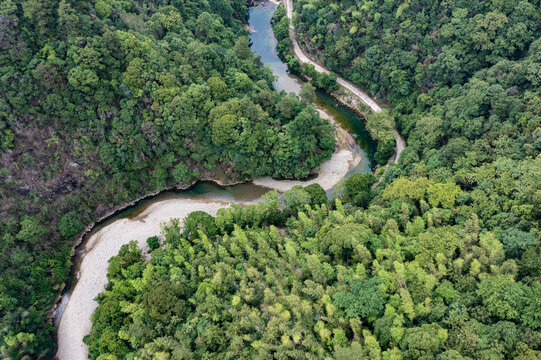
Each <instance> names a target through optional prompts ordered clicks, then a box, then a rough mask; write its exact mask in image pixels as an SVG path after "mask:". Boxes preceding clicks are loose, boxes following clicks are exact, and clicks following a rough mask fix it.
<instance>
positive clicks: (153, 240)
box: [147, 236, 160, 250]
mask: <svg viewBox="0 0 541 360" xmlns="http://www.w3.org/2000/svg"><path fill="white" fill-rule="evenodd" d="M147 244H148V247H149V248H150V249H151V250H156V249H157V248H159V247H160V240H159V239H158V237H157V236H151V237H149V238H148V239H147Z"/></svg>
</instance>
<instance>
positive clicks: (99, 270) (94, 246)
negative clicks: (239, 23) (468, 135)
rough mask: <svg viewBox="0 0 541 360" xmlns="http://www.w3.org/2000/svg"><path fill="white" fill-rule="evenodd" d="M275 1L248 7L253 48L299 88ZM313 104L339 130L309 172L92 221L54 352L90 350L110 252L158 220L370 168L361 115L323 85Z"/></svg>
mask: <svg viewBox="0 0 541 360" xmlns="http://www.w3.org/2000/svg"><path fill="white" fill-rule="evenodd" d="M276 7H277V5H276V4H273V3H270V2H268V3H264V5H261V6H257V7H254V8H251V9H250V13H249V16H250V17H249V25H250V27H251V28H252V29H253V33H252V34H251V36H250V40H251V42H252V50H253V51H255V52H256V53H257V54H258V55H260V56H261V60H262V61H263V63H265V64H266V65H267V66H269V67H270V68H271V69H272V70H273V72H274V74H275V75H276V82H275V87H276V89H277V90H279V91H282V90H283V91H286V92H293V93H295V94H298V93H299V91H300V89H301V85H302V81H301V80H300V79H299V78H297V77H295V76H293V75H291V74H290V73H289V72H288V70H287V66H286V65H285V64H284V63H283V62H282V61H281V60H280V59H279V58H278V54H277V52H276V43H277V42H276V39H275V38H274V36H273V33H272V28H271V25H270V20H271V17H272V14H273V13H274V11H275V10H276ZM315 105H316V107H317V108H318V110H319V112H320V114H321V115H322V116H323V117H327V118H329V120H331V121H334V122H335V123H336V124H337V125H338V138H339V145H338V146H337V149H336V151H335V153H334V154H333V157H332V158H331V159H330V160H328V161H327V162H325V163H324V164H322V165H321V167H320V169H318V171H317V173H318V176H317V177H316V178H315V179H311V180H309V181H287V180H284V181H276V180H273V179H270V178H263V179H256V180H254V181H253V182H251V183H247V184H240V185H235V186H230V187H220V186H218V185H215V184H214V183H210V182H201V183H199V184H197V185H196V186H194V187H193V188H191V189H190V190H187V191H166V192H163V193H161V194H159V195H157V196H154V197H152V198H150V199H147V200H143V201H140V202H139V203H137V204H136V205H134V206H132V207H130V208H128V209H126V210H124V211H122V212H121V213H119V214H116V215H114V216H112V217H111V218H109V219H107V220H105V221H103V222H102V223H100V224H98V225H96V226H95V227H94V228H93V229H92V231H91V232H90V233H89V234H87V235H86V236H85V238H84V239H83V242H82V243H81V245H79V246H78V247H77V249H76V253H75V256H74V259H73V263H74V266H73V269H72V280H71V286H70V287H69V289H68V290H67V291H66V293H65V294H63V296H62V300H61V303H60V305H59V306H58V308H57V309H56V311H55V319H54V322H55V327H56V331H57V341H58V351H57V354H56V358H58V359H62V360H64V359H65V360H79V359H81V360H82V359H87V358H88V351H87V347H86V345H85V344H84V343H83V337H84V336H85V335H87V334H88V333H89V332H90V329H91V326H92V323H91V321H90V316H91V314H92V313H93V312H94V310H95V309H96V307H97V303H96V302H95V301H94V298H95V297H96V296H97V295H98V294H99V293H101V292H102V291H103V290H104V289H105V285H106V284H107V276H106V274H107V266H108V260H109V259H110V258H111V257H112V256H114V255H116V254H117V253H118V251H119V250H120V247H121V246H122V245H124V244H127V243H128V242H129V241H131V240H135V241H136V242H137V243H138V245H139V246H140V247H141V248H143V249H144V250H146V249H147V245H146V239H147V238H148V237H150V236H153V235H156V234H159V233H160V232H161V227H162V224H164V223H167V222H168V221H169V220H170V219H171V218H179V219H182V218H184V217H185V216H186V215H188V214H189V213H190V212H193V211H198V210H202V211H206V212H207V213H209V214H211V215H216V212H217V210H218V209H219V208H222V207H226V206H228V205H230V204H232V203H238V204H248V203H253V202H257V201H258V199H259V198H260V197H261V195H263V194H264V193H265V192H267V191H269V190H270V189H271V188H273V189H277V190H279V191H284V190H287V189H289V188H291V187H293V186H294V185H297V184H303V185H308V184H310V183H319V184H320V185H321V186H322V187H323V188H324V189H326V190H327V191H328V192H332V190H333V188H334V186H335V185H336V184H337V183H338V182H339V181H340V180H341V179H342V178H344V177H347V176H349V175H351V174H352V173H357V172H368V171H371V169H370V159H371V156H372V154H373V152H374V143H373V142H372V141H371V139H370V137H369V136H368V135H367V132H366V131H365V129H364V125H363V122H362V119H361V118H360V117H359V116H358V115H357V114H356V113H355V112H353V111H351V110H349V109H347V108H346V107H344V106H342V105H340V104H338V103H337V102H336V101H334V100H333V99H332V98H330V97H329V96H328V95H326V94H323V93H318V94H317V101H316V104H315Z"/></svg>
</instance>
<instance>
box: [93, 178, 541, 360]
mask: <svg viewBox="0 0 541 360" xmlns="http://www.w3.org/2000/svg"><path fill="white" fill-rule="evenodd" d="M418 183H419V184H425V185H424V187H425V191H424V192H422V193H418V194H416V195H414V196H413V197H412V198H410V197H403V198H402V199H400V198H396V197H394V196H393V195H392V193H390V192H389V193H384V196H383V197H381V196H377V197H376V198H375V199H374V200H373V201H372V203H371V205H370V206H368V208H366V209H363V208H359V207H357V206H356V205H355V204H354V203H352V202H350V201H348V200H347V199H351V197H349V196H348V198H347V199H346V198H344V199H343V200H344V201H345V202H344V203H342V201H340V200H339V199H335V200H328V201H326V202H324V203H322V204H316V205H312V204H311V203H312V199H311V196H310V193H314V190H315V189H313V188H314V186H311V187H312V190H308V188H306V190H305V189H302V188H295V189H293V190H291V191H290V192H286V193H285V194H284V195H283V196H277V194H275V193H274V194H273V193H271V194H268V195H266V197H265V198H264V200H263V202H261V203H258V204H256V205H250V206H248V207H247V208H245V209H243V208H241V207H239V206H233V207H231V208H229V209H222V210H220V211H219V212H218V215H217V216H216V217H215V218H213V217H211V216H210V215H208V214H205V213H203V212H197V213H193V214H192V215H190V216H189V217H188V218H187V219H186V220H185V221H186V224H187V229H189V230H188V231H187V230H185V231H184V232H182V231H181V229H180V227H179V226H178V221H173V222H172V224H170V225H169V226H168V227H166V228H165V230H164V232H163V234H164V235H163V236H162V237H163V242H164V246H162V247H161V248H159V249H156V250H153V251H152V253H151V256H152V258H151V260H150V261H144V260H143V257H142V254H141V250H139V249H137V248H136V246H135V244H134V243H132V244H131V245H125V246H124V248H123V251H121V253H120V254H119V255H118V256H117V257H114V258H113V259H112V260H111V265H110V270H109V274H108V277H109V281H110V282H109V285H108V286H107V290H106V291H105V292H104V293H103V294H102V295H100V296H99V298H98V302H99V306H98V310H97V311H96V312H95V314H94V315H93V327H92V332H91V334H90V336H89V337H88V338H87V339H86V341H87V343H88V344H89V348H90V357H91V358H95V359H101V358H109V357H111V358H115V357H116V358H132V357H140V358H142V359H154V358H164V359H174V358H175V359H176V358H179V359H180V358H195V359H208V358H213V359H215V358H217V359H221V358H243V359H252V358H256V359H273V358H278V359H282V358H288V359H289V358H293V359H329V358H334V359H503V358H509V359H536V358H538V357H539V356H540V355H541V332H540V331H539V330H540V329H541V327H540V326H541V323H540V317H539V314H540V310H541V303H540V302H539V298H540V296H541V293H540V290H541V286H540V282H539V278H540V276H541V269H540V268H539V267H538V268H537V270H535V271H531V272H529V274H528V275H527V276H525V275H524V272H523V271H521V269H523V267H524V265H523V264H522V261H517V260H516V259H513V258H510V257H509V256H508V255H507V254H506V252H505V251H504V245H503V244H502V242H500V240H498V237H499V236H498V232H493V231H488V230H486V229H482V227H481V225H480V220H479V217H478V216H477V214H475V213H474V212H473V211H472V209H471V208H468V207H463V208H459V207H457V208H456V210H455V211H454V212H452V213H451V212H449V210H448V205H449V204H442V203H441V202H437V203H436V202H434V201H430V197H431V194H430V192H429V191H428V190H427V189H429V188H431V187H435V188H440V187H445V188H449V187H450V186H449V183H434V182H432V181H431V180H427V179H424V180H423V181H422V182H421V181H420V182H418ZM405 185H407V184H405V183H404V180H401V179H397V180H395V181H394V182H393V183H392V184H391V187H395V188H398V187H403V186H405ZM453 185H454V184H453ZM345 186H346V187H347V186H351V185H345ZM368 186H369V185H368ZM354 188H355V189H357V188H358V186H357V185H356V186H355V187H354ZM348 191H355V190H351V189H345V191H344V192H348ZM393 191H394V190H393ZM299 199H303V200H302V203H299ZM449 202H450V203H451V202H452V203H451V205H452V206H457V205H458V202H459V200H457V197H454V198H453V200H452V201H451V200H449ZM526 249H528V250H533V249H539V243H536V244H533V243H532V244H530V245H528V246H526ZM528 250H526V251H528ZM523 258H524V255H523ZM537 264H538V265H539V259H537ZM120 269H122V270H121V271H120ZM521 274H522V275H521Z"/></svg>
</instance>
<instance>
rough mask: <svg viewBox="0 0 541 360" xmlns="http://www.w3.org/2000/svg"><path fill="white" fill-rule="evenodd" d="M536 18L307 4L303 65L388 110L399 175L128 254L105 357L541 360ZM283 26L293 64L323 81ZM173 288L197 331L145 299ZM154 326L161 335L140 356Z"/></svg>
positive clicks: (282, 20) (100, 350)
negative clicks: (165, 316)
mask: <svg viewBox="0 0 541 360" xmlns="http://www.w3.org/2000/svg"><path fill="white" fill-rule="evenodd" d="M539 9H540V4H539V1H536V0H530V1H482V0H479V1H451V2H426V1H421V2H411V1H401V0H400V1H388V0H386V1H379V0H375V1H348V0H344V1H338V2H337V1H330V0H296V1H295V12H296V14H294V25H295V28H296V30H297V37H298V38H299V40H300V41H301V43H302V45H303V46H304V47H305V49H306V50H307V51H308V52H309V53H310V54H311V55H312V56H314V57H315V58H316V59H318V60H320V61H321V62H322V63H324V64H325V65H327V66H328V67H330V68H331V69H332V70H333V71H335V72H337V73H340V74H342V75H343V76H345V77H347V78H349V79H350V80H352V81H353V82H355V83H357V84H359V85H361V86H362V87H365V88H367V89H368V90H369V91H370V92H371V93H373V94H376V95H378V96H379V97H380V98H384V99H385V100H387V101H388V103H389V104H390V105H391V110H389V111H385V112H383V113H382V114H378V115H375V116H369V117H368V126H367V127H368V128H369V129H371V132H373V133H374V134H375V136H374V137H375V138H376V139H378V140H379V144H380V145H381V144H383V145H381V147H382V148H381V149H378V150H381V154H383V153H385V151H387V148H386V147H387V145H388V144H387V143H388V141H386V139H387V137H388V131H386V129H388V128H389V127H391V126H394V125H395V124H396V126H398V127H399V128H400V129H401V130H402V132H403V133H404V134H405V136H406V137H407V142H408V147H407V148H406V150H405V151H404V152H403V153H402V156H401V158H400V161H399V163H398V164H397V165H391V166H390V167H389V169H388V170H387V171H386V172H385V174H384V176H383V180H382V182H380V183H379V184H378V185H377V186H375V187H374V185H373V183H374V178H373V176H372V175H366V174H365V175H356V176H353V177H351V178H350V179H348V180H346V181H344V183H343V188H342V190H341V191H338V194H339V198H338V199H333V200H328V201H327V202H318V203H312V199H311V194H314V193H315V192H314V189H310V190H308V189H306V190H304V189H299V188H296V189H293V190H292V191H291V192H289V193H286V194H284V195H283V196H282V197H279V198H277V199H276V200H274V201H273V200H272V199H271V198H270V197H269V198H267V200H266V202H263V203H261V204H258V205H253V206H251V207H249V208H247V209H245V210H241V209H239V208H233V209H230V210H223V211H222V212H220V213H219V214H218V216H217V217H216V218H215V219H214V221H215V223H216V228H217V232H216V233H214V234H211V235H208V234H205V232H204V231H201V232H200V233H199V235H198V236H197V237H194V236H186V235H185V236H184V237H183V236H181V235H180V230H176V231H171V230H168V231H165V239H164V242H165V245H164V246H163V247H162V248H160V249H157V250H154V251H153V252H152V254H151V255H152V259H151V260H150V261H147V262H145V261H144V260H142V258H141V255H140V252H139V250H137V249H135V248H134V249H131V250H130V251H131V253H134V254H136V256H137V257H139V260H138V262H137V264H138V265H137V268H138V269H141V270H139V272H138V273H131V274H130V276H131V277H128V276H126V275H122V276H117V277H110V282H111V283H110V284H111V285H110V286H109V287H108V289H107V291H106V292H105V293H104V294H102V295H101V297H100V299H99V301H100V305H99V308H98V309H103V310H102V311H104V313H103V314H102V313H100V312H99V311H98V312H96V314H95V315H94V326H93V330H92V333H91V336H90V337H89V338H88V343H89V345H90V348H91V355H92V356H93V357H94V358H97V357H98V356H109V355H114V356H141V357H142V358H152V357H153V356H158V354H159V356H162V357H164V358H182V357H185V358H190V357H191V358H264V359H267V358H298V359H306V358H311V359H318V358H321V359H326V358H336V359H437V360H444V359H521V360H522V359H538V358H540V357H541V335H540V334H541V331H540V330H541V327H540V326H541V325H540V324H541V323H540V316H539V314H541V303H540V301H539V299H540V298H541V293H540V290H541V285H540V284H541V283H540V280H541V260H540V259H541V246H540V237H541V233H540V231H539V218H540V215H541V213H540V210H539V209H540V207H539V204H540V203H541V197H540V194H541V187H540V186H541V183H540V182H539V179H540V178H541V157H540V155H539V154H540V150H541V143H540V142H539V138H540V136H539V135H540V131H539V129H540V125H541V112H540V104H541V98H540V96H539V94H540V85H541V80H540V79H541V78H540V74H541V71H540V69H541V57H540V54H541V52H540V50H541V42H540V40H539V36H540V35H541V28H540V25H539V24H540V22H539V20H540V18H541V16H540V15H541V14H540V12H539ZM284 15H285V12H284V11H283V9H280V10H279V11H278V12H277V13H276V16H275V18H274V19H275V33H276V35H277V37H278V38H279V39H280V43H279V45H278V47H279V50H280V51H281V52H282V54H283V55H284V58H285V59H286V60H287V61H288V63H289V64H290V65H291V66H292V67H293V68H294V69H295V70H297V71H303V72H304V73H305V74H306V71H307V70H308V71H309V70H310V69H302V68H299V67H298V63H297V62H296V61H295V60H294V58H293V57H292V56H291V54H290V53H289V51H290V46H291V42H290V41H289V39H288V36H287V31H288V20H287V17H285V16H284ZM288 55H289V57H288ZM296 66H297V68H296ZM285 105H286V103H285V102H284V103H283V106H282V108H283V110H284V112H283V113H284V114H286V113H287V112H286V110H287V108H288V107H287V106H285ZM233 214H234V215H233ZM266 214H268V215H266ZM208 222H209V218H208V217H205V223H208ZM204 227H205V228H207V227H208V226H207V225H205V226H204ZM175 232H176V233H177V236H175V237H173V238H174V239H175V241H174V242H173V241H169V240H168V238H169V237H171V234H173V233H175ZM139 267H142V268H139ZM161 281H167V282H169V283H170V284H176V283H180V284H183V285H186V284H187V285H188V286H189V287H191V290H190V291H191V292H189V295H187V296H189V297H190V299H192V300H191V301H188V302H189V303H190V304H191V307H190V309H189V310H188V312H187V315H186V318H182V319H181V318H174V319H173V318H172V319H169V320H168V321H166V322H164V323H159V322H152V321H153V320H152V318H151V317H150V316H149V315H148V314H147V313H146V311H145V310H144V302H143V298H144V296H145V294H146V293H148V291H149V289H150V288H151V284H155V283H159V282H161ZM115 284H121V286H120V285H119V286H118V287H115V286H113V285H115ZM120 289H127V291H126V292H120ZM183 296H184V295H183ZM184 299H185V298H184V297H179V300H178V301H184ZM203 300H204V301H203ZM120 304H123V305H125V308H124V309H125V311H124V312H123V313H122V315H121V316H120V318H119V320H118V321H115V322H113V321H109V320H107V319H108V318H107V316H110V315H107V314H108V313H106V312H105V311H107V310H106V309H109V308H111V309H114V307H115V306H116V307H119V306H120ZM117 314H118V313H117V312H114V315H115V316H117ZM135 314H137V315H135ZM154 321H155V320H154ZM105 324H107V325H105ZM142 324H146V325H148V326H149V328H152V329H159V330H156V333H154V334H152V335H151V336H148V337H147V338H145V339H143V340H141V338H140V337H137V336H138V334H140V333H139V332H137V331H136V329H139V328H140V327H141V326H143V325H142ZM116 343H118V344H121V345H122V346H123V347H122V348H121V350H116V349H115V348H114V347H109V345H110V344H116ZM119 349H120V348H119Z"/></svg>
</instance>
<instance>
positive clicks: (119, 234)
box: [56, 198, 230, 360]
mask: <svg viewBox="0 0 541 360" xmlns="http://www.w3.org/2000/svg"><path fill="white" fill-rule="evenodd" d="M228 205H230V203H228V202H224V201H211V200H201V199H194V198H186V199H175V200H164V201H160V202H156V203H154V204H152V205H150V206H149V207H148V208H147V209H145V211H143V212H142V213H141V214H139V215H137V216H136V217H134V218H132V219H121V220H117V221H115V222H114V223H112V224H110V225H108V226H106V227H104V228H102V229H101V230H99V231H98V232H96V233H95V234H93V235H92V236H91V238H89V239H88V241H87V242H86V243H85V245H84V246H85V252H86V255H85V257H84V259H83V261H82V262H81V266H80V269H79V274H78V280H77V285H76V286H75V288H74V289H73V292H72V293H71V295H70V298H69V301H68V303H67V305H66V307H65V309H64V313H63V315H62V318H61V320H60V323H59V325H58V331H57V336H58V351H57V354H56V357H57V358H58V359H66V360H77V359H87V358H88V349H87V346H86V345H85V344H84V343H83V338H84V336H86V335H87V334H88V333H90V329H91V327H92V321H91V315H92V313H93V312H94V310H95V309H96V308H97V305H98V304H97V302H96V301H94V298H96V296H98V295H99V294H100V293H101V292H103V291H104V290H105V285H106V284H107V267H108V261H109V259H110V258H111V256H113V255H116V254H118V252H119V250H120V248H121V247H122V245H125V244H128V243H129V242H130V241H132V240H134V241H136V242H137V245H138V246H139V247H140V248H142V249H143V250H147V249H148V246H147V244H146V239H147V238H149V237H150V236H154V235H156V234H160V232H161V229H162V224H164V223H168V222H169V221H170V219H171V218H179V219H183V218H184V217H185V216H187V215H188V214H190V213H191V212H193V211H205V212H207V213H209V214H210V215H213V216H215V215H216V212H217V211H218V209H220V208H223V207H227V206H228Z"/></svg>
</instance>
